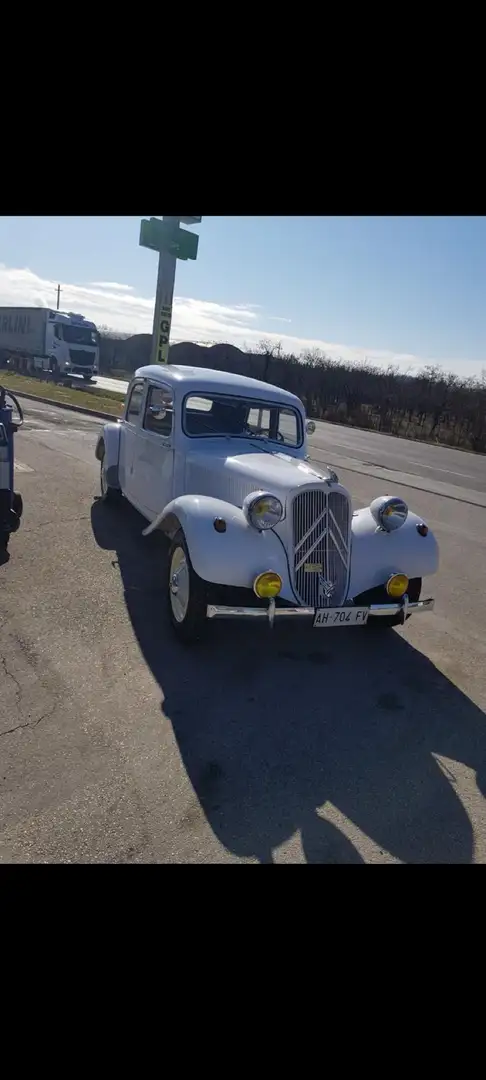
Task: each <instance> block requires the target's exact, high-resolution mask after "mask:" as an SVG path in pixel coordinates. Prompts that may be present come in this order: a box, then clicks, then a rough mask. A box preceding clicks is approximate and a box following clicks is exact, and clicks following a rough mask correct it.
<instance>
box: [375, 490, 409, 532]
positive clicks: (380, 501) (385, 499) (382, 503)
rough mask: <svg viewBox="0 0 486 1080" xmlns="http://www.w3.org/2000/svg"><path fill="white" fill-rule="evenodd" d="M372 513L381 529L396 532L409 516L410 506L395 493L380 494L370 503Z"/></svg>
mask: <svg viewBox="0 0 486 1080" xmlns="http://www.w3.org/2000/svg"><path fill="white" fill-rule="evenodd" d="M370 510H371V513H372V515H373V517H374V519H375V521H376V524H377V525H378V526H379V528H380V529H384V531H385V532H394V531H395V529H399V528H400V527H401V525H403V524H404V523H405V522H406V520H407V517H408V506H407V504H406V502H404V501H403V499H399V498H397V497H395V496H393V495H380V496H379V497H378V498H377V499H374V500H373V502H372V503H371V505H370Z"/></svg>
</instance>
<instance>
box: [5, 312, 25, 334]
mask: <svg viewBox="0 0 486 1080" xmlns="http://www.w3.org/2000/svg"><path fill="white" fill-rule="evenodd" d="M1 329H2V333H3V334H30V333H31V332H32V327H31V325H30V315H13V316H12V315H2V316H1Z"/></svg>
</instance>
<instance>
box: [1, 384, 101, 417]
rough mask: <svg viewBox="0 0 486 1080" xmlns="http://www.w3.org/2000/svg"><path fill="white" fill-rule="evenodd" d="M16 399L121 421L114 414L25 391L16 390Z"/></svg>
mask: <svg viewBox="0 0 486 1080" xmlns="http://www.w3.org/2000/svg"><path fill="white" fill-rule="evenodd" d="M13 392H14V394H15V396H16V397H20V398H28V400H29V401H40V402H42V403H43V404H44V405H54V406H55V407H56V408H58V409H67V410H68V412H77V413H83V414H84V415H85V416H96V417H99V419H100V420H113V421H114V422H116V421H117V420H119V417H118V416H115V414H114V413H106V412H98V411H97V410H96V409H86V408H85V407H84V405H71V404H70V403H69V402H64V401H53V399H52V398H46V397H38V396H37V394H27V393H26V392H25V390H14V391H13Z"/></svg>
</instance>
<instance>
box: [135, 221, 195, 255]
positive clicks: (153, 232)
mask: <svg viewBox="0 0 486 1080" xmlns="http://www.w3.org/2000/svg"><path fill="white" fill-rule="evenodd" d="M181 220H182V221H188V220H189V219H188V218H182V219H181ZM190 220H191V221H193V222H194V224H196V221H197V220H200V219H197V218H191V219H190ZM139 243H140V247H147V248H151V249H152V251H168V252H169V254H170V255H174V256H175V258H176V259H197V249H198V244H199V236H198V235H197V233H192V232H188V231H187V229H181V228H179V225H178V221H177V219H175V220H172V221H161V219H160V218H155V217H153V218H149V219H147V218H143V219H142V221H141V222H140V241H139Z"/></svg>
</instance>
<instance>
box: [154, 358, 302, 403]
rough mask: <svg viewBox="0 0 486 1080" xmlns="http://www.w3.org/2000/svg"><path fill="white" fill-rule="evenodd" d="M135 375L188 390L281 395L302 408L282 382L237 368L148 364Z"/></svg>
mask: <svg viewBox="0 0 486 1080" xmlns="http://www.w3.org/2000/svg"><path fill="white" fill-rule="evenodd" d="M134 378H139V379H150V380H152V381H153V382H164V383H177V384H178V385H182V386H183V388H184V391H185V392H187V391H189V390H191V389H194V390H197V391H198V392H200V393H201V392H204V390H206V391H207V392H208V393H213V394H227V393H231V394H240V395H241V396H242V397H248V396H249V395H252V396H253V395H254V396H255V397H258V398H259V399H263V400H264V401H275V400H276V399H278V400H279V401H282V402H287V403H288V404H289V405H290V404H292V405H294V406H295V405H297V406H300V408H302V402H301V401H300V400H299V398H298V397H296V395H295V394H291V393H290V391H289V390H283V389H282V387H281V386H273V385H272V384H271V383H267V382H262V381H261V379H250V378H249V377H248V376H247V375H237V374H236V373H235V372H234V371H217V370H216V369H215V368H200V367H192V366H189V365H185V364H184V365H183V364H147V366H146V367H141V368H138V370H137V371H136V372H135V375H134Z"/></svg>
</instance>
